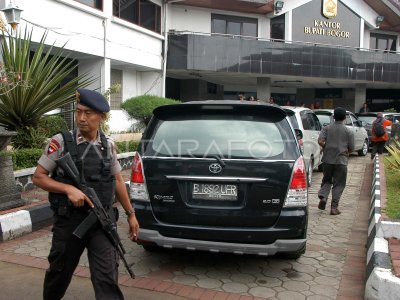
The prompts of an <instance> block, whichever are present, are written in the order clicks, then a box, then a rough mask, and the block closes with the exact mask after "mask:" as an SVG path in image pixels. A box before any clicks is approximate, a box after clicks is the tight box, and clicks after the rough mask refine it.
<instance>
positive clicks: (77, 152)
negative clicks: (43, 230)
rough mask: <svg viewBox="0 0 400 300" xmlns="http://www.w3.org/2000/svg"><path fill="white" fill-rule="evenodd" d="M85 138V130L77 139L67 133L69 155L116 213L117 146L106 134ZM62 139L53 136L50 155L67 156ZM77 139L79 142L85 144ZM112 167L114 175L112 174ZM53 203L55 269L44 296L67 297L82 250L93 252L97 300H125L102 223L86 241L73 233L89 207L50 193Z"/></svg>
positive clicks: (91, 263)
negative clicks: (114, 146)
mask: <svg viewBox="0 0 400 300" xmlns="http://www.w3.org/2000/svg"><path fill="white" fill-rule="evenodd" d="M82 138H83V137H82V136H81V135H79V132H78V133H75V134H74V137H73V136H72V134H68V133H66V134H64V151H65V152H69V153H70V154H71V156H72V158H73V160H74V162H75V164H76V165H77V168H78V170H79V171H80V173H81V174H82V173H83V174H84V179H85V182H86V185H88V186H90V187H92V188H94V190H95V191H96V193H97V195H98V197H99V199H100V201H101V202H102V204H103V206H104V207H105V208H106V209H107V208H108V209H110V211H112V203H113V201H114V194H115V177H114V174H113V173H114V172H115V170H118V171H119V169H120V166H119V165H118V166H117V167H116V166H112V164H113V162H115V161H116V157H113V156H115V153H114V151H113V149H112V145H113V144H112V143H110V142H109V141H108V140H107V138H106V137H105V136H104V134H101V135H100V141H99V142H97V143H89V142H88V141H82ZM57 140H58V141H59V137H58V139H57V138H56V137H53V139H52V141H51V142H50V143H49V145H48V147H47V149H48V150H47V154H48V155H47V156H49V154H50V155H52V154H53V153H55V152H56V150H58V151H60V152H64V151H62V150H60V149H59V148H57V146H59V144H60V143H59V142H58V141H57ZM76 140H79V143H77V142H76ZM52 143H53V144H52ZM52 147H53V148H52ZM55 148H57V149H55ZM44 155H46V154H44ZM42 158H43V157H42ZM42 158H41V159H42ZM47 159H48V158H47ZM43 161H45V159H44V158H43ZM39 163H40V160H39ZM114 164H115V163H114ZM118 167H119V168H118ZM112 169H113V170H114V172H111V170H112ZM54 171H55V172H53V175H52V176H53V179H55V180H57V181H60V182H64V183H72V182H71V181H70V180H69V179H68V178H66V177H64V176H63V172H62V170H60V169H56V170H54ZM49 200H50V203H51V207H52V209H53V210H54V212H55V216H54V219H55V220H54V226H53V229H52V230H53V240H52V247H51V250H50V254H49V256H48V260H49V263H50V267H49V269H48V270H47V271H46V275H45V280H44V291H43V298H44V299H45V300H47V299H49V300H50V299H51V300H54V299H61V298H62V297H63V296H64V294H65V291H66V290H67V288H68V286H69V284H70V282H71V278H72V275H73V273H74V271H75V269H76V266H77V265H78V263H79V259H80V257H81V255H82V252H83V251H84V249H85V248H87V255H88V260H89V267H90V274H91V281H92V284H93V287H94V291H95V296H96V299H107V300H108V299H123V295H122V292H121V290H120V289H119V287H118V260H119V258H118V253H117V251H116V249H115V248H114V246H113V245H112V244H111V242H110V241H109V239H108V238H107V236H106V234H105V232H104V231H103V230H102V229H101V227H100V225H95V226H93V228H91V229H90V230H89V231H88V232H87V234H86V235H85V236H84V238H83V239H79V238H77V237H75V236H74V235H73V234H72V233H73V231H74V230H75V228H76V227H77V226H78V225H79V224H80V223H81V222H82V221H83V220H84V219H85V218H86V216H87V215H88V208H87V207H81V208H77V207H73V206H72V205H71V204H69V202H68V199H67V196H66V195H65V194H57V193H49ZM110 215H112V214H110Z"/></svg>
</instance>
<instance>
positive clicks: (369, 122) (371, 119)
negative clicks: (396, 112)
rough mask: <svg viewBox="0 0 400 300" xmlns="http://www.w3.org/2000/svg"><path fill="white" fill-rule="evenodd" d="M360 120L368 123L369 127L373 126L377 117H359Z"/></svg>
mask: <svg viewBox="0 0 400 300" xmlns="http://www.w3.org/2000/svg"><path fill="white" fill-rule="evenodd" d="M358 119H359V120H361V121H363V122H365V123H367V125H371V124H372V122H374V121H375V120H376V117H375V116H358Z"/></svg>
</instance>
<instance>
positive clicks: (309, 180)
mask: <svg viewBox="0 0 400 300" xmlns="http://www.w3.org/2000/svg"><path fill="white" fill-rule="evenodd" d="M313 170H314V160H313V159H311V160H310V163H309V164H308V169H307V183H308V186H311V183H312V174H313Z"/></svg>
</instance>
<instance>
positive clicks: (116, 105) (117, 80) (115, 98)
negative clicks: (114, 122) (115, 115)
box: [110, 69, 122, 109]
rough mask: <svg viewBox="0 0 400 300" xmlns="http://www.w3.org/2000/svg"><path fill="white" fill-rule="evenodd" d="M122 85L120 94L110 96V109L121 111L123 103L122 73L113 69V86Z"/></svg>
mask: <svg viewBox="0 0 400 300" xmlns="http://www.w3.org/2000/svg"><path fill="white" fill-rule="evenodd" d="M114 84H120V85H121V89H120V90H119V92H118V93H113V94H111V95H110V109H121V103H122V71H121V70H115V69H111V85H114Z"/></svg>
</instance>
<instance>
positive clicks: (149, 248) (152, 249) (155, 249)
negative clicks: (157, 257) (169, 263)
mask: <svg viewBox="0 0 400 300" xmlns="http://www.w3.org/2000/svg"><path fill="white" fill-rule="evenodd" d="M142 247H143V249H144V250H146V251H147V252H159V251H161V250H162V248H161V247H160V246H158V245H157V244H145V245H142Z"/></svg>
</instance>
